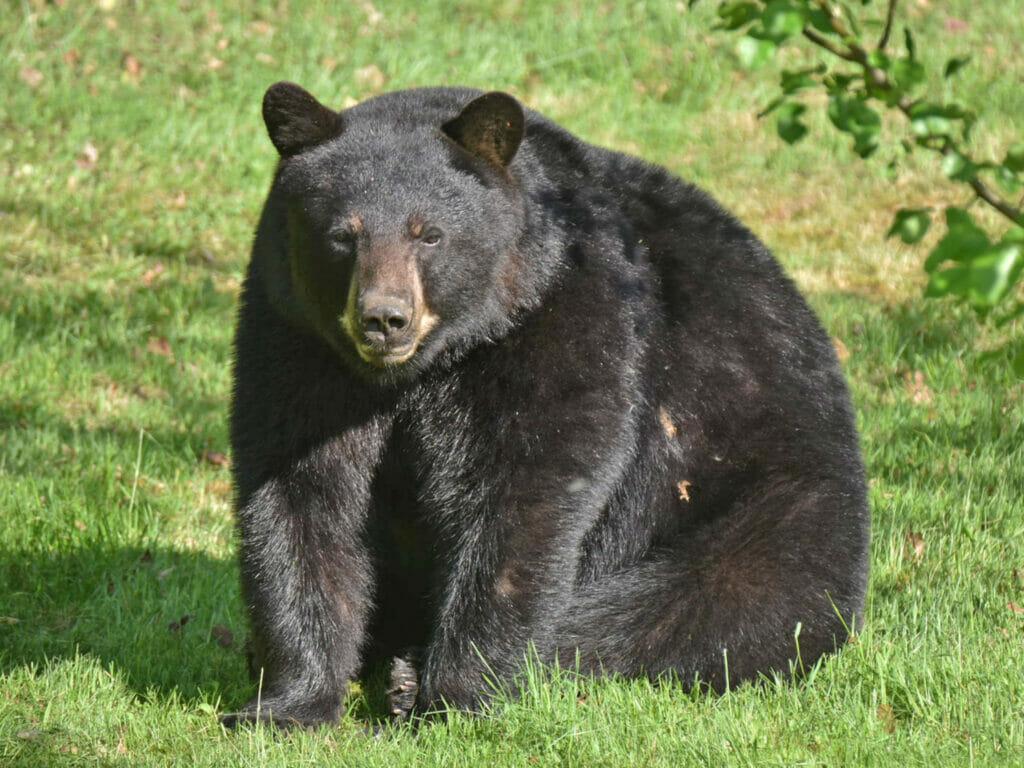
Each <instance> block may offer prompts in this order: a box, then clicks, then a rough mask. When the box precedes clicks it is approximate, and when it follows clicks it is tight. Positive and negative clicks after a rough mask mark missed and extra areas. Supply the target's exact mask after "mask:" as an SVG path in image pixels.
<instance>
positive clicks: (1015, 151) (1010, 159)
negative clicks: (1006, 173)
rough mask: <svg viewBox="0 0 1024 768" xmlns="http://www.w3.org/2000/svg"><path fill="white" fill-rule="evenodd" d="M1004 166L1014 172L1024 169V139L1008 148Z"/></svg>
mask: <svg viewBox="0 0 1024 768" xmlns="http://www.w3.org/2000/svg"><path fill="white" fill-rule="evenodd" d="M1003 167H1004V168H1009V169H1010V170H1011V171H1013V172H1014V173H1020V172H1021V171H1024V141H1018V142H1017V143H1016V144H1014V145H1013V146H1011V147H1010V148H1009V149H1008V150H1006V158H1005V159H1004V160H1003Z"/></svg>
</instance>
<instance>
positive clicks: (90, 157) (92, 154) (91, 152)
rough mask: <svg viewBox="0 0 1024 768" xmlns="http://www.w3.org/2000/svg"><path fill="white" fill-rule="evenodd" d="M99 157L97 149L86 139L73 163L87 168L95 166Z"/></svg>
mask: <svg viewBox="0 0 1024 768" xmlns="http://www.w3.org/2000/svg"><path fill="white" fill-rule="evenodd" d="M99 159H100V151H99V149H98V148H97V147H96V145H95V144H93V143H92V142H91V141H87V142H85V144H84V145H83V146H82V152H81V154H80V155H79V156H78V160H77V161H76V162H75V165H77V166H78V167H79V168H83V169H85V170H89V169H91V168H94V167H95V166H96V163H98V162H99Z"/></svg>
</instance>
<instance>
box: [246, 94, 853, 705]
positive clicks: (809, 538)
mask: <svg viewBox="0 0 1024 768" xmlns="http://www.w3.org/2000/svg"><path fill="white" fill-rule="evenodd" d="M275 89H276V91H275ZM303 94H304V92H303V91H301V90H300V89H298V88H297V86H289V85H285V84H279V85H277V86H274V87H273V88H272V89H271V91H270V92H268V96H267V101H266V102H265V110H264V114H265V116H266V118H267V124H268V128H269V130H270V133H271V138H272V139H273V140H274V142H275V144H276V145H277V146H278V149H279V150H280V151H281V153H282V159H281V163H280V165H279V168H278V171H277V175H276V178H275V181H274V184H273V186H272V188H271V191H270V194H269V198H268V202H267V205H266V208H265V210H264V212H263V216H262V219H261V222H260V225H259V229H258V232H257V235H256V241H255V246H254V252H253V260H252V264H251V267H250V270H249V275H248V278H247V280H246V283H245V288H244V292H243V298H242V305H241V310H240V313H239V321H238V332H237V340H236V360H235V390H234V402H233V407H232V419H231V424H232V445H233V449H234V468H235V476H236V482H237V495H238V508H237V512H238V523H239V529H240V532H241V565H242V576H243V587H244V594H245V598H246V601H247V604H248V607H249V611H250V614H251V617H252V631H253V648H254V661H255V666H256V668H257V669H262V679H263V689H262V695H261V698H260V701H259V705H260V716H261V717H264V718H270V719H274V720H275V721H277V722H279V723H281V724H288V723H301V724H306V725H308V724H315V723H319V722H325V721H332V720H334V719H335V718H337V716H338V715H339V713H340V706H341V698H342V696H343V694H344V691H345V688H346V685H347V682H348V681H349V680H350V679H352V678H353V677H355V676H356V675H358V674H359V671H360V669H361V668H362V667H363V665H364V664H366V663H369V662H373V661H375V660H380V659H384V660H386V659H390V658H392V657H395V656H404V655H406V653H407V652H408V651H409V650H410V649H416V650H415V652H414V653H413V655H412V656H411V657H410V658H411V659H415V661H414V662H412V663H410V662H407V661H402V662H401V664H400V667H399V670H400V672H396V681H397V682H396V691H398V694H399V695H398V699H397V701H399V702H400V703H399V704H398V705H397V706H396V710H402V712H401V715H402V716H404V715H405V714H407V712H406V711H405V710H407V709H408V707H409V706H410V705H411V704H412V703H413V702H414V703H415V707H416V709H417V710H418V711H429V710H431V709H432V708H434V707H436V706H438V705H439V704H440V703H441V702H442V701H445V702H448V703H450V704H453V705H455V706H458V707H463V708H470V709H474V708H478V707H479V706H480V705H481V703H482V697H484V696H485V694H486V691H487V690H489V688H488V685H487V683H486V682H485V679H484V676H485V675H487V676H495V675H496V676H498V677H499V678H504V679H509V678H511V676H513V675H514V674H515V673H516V671H517V670H518V669H519V668H520V665H521V663H522V661H523V659H524V655H525V653H526V652H527V649H528V646H529V645H530V644H531V643H532V644H533V646H534V647H535V648H536V650H537V653H538V654H539V655H540V657H541V658H542V659H543V660H547V661H552V660H555V659H556V658H558V659H561V660H562V661H566V662H569V663H575V659H576V658H577V655H578V658H579V663H580V665H581V666H582V668H583V670H584V671H588V672H590V671H592V672H605V673H614V672H617V673H621V674H624V675H628V676H635V675H647V676H651V677H655V676H659V675H662V674H663V673H667V672H673V673H676V674H678V675H679V677H680V678H682V680H683V681H685V682H686V683H690V682H692V681H695V680H697V679H699V680H700V681H702V682H703V683H706V684H708V685H710V686H712V687H714V688H716V689H721V688H723V687H724V686H725V685H726V684H727V683H728V684H732V685H735V684H737V683H739V682H741V681H743V680H749V679H751V678H754V677H756V676H757V675H758V673H761V672H765V673H769V672H771V671H772V670H778V671H781V672H783V673H785V672H787V671H788V669H789V667H790V662H791V660H793V659H794V658H795V657H796V653H797V646H796V643H795V641H794V632H795V630H796V628H797V626H798V625H799V626H800V634H799V649H800V655H801V660H802V662H803V663H804V664H805V665H807V664H810V663H812V662H813V661H814V660H815V659H817V658H818V657H819V656H820V655H821V654H822V653H824V652H827V651H831V650H833V649H834V648H835V647H837V646H838V645H839V644H841V643H842V642H843V641H844V640H845V637H846V629H845V628H844V622H846V623H847V624H848V623H849V622H851V621H853V620H854V616H855V614H857V613H858V612H859V611H860V609H861V606H862V603H863V598H864V590H865V583H866V573H867V548H868V509H867V504H866V498H865V484H864V473H863V469H862V464H861V459H860V455H859V450H858V441H857V434H856V431H855V428H854V419H853V414H852V411H851V407H850V402H849V397H848V394H847V390H846V386H845V383H844V381H843V378H842V375H841V374H840V372H839V369H838V366H837V362H836V359H835V356H834V354H833V351H832V346H831V344H830V340H829V338H828V336H827V335H826V334H825V333H824V332H823V330H822V329H821V327H820V325H819V323H818V321H817V319H816V318H815V316H814V314H813V313H812V312H811V311H810V310H809V309H808V307H807V305H806V304H805V303H804V301H803V299H802V298H801V297H800V296H799V294H798V293H797V291H796V289H795V288H794V286H793V284H792V283H791V282H790V281H789V280H788V279H787V278H786V277H785V276H784V275H783V274H782V272H781V270H780V268H779V266H778V265H777V263H776V262H775V261H774V259H773V258H772V257H771V255H770V254H769V253H768V252H767V251H766V249H765V248H764V247H763V246H762V245H761V244H760V243H759V242H758V241H757V240H756V239H755V238H754V237H753V235H751V234H750V232H749V231H747V230H746V229H745V228H744V227H743V226H742V225H741V224H739V223H738V222H737V221H736V220H735V219H734V218H733V217H732V216H730V215H729V214H728V213H726V212H725V211H723V210H722V209H721V208H720V207H719V206H718V205H717V204H715V203H714V202H713V201H712V200H711V199H709V198H708V196H707V195H705V194H704V193H702V192H701V191H699V190H697V189H696V188H694V187H692V186H690V185H688V184H686V183H684V182H683V181H680V180H679V179H677V178H675V177H673V176H671V175H670V174H668V173H667V172H665V171H664V170H662V169H659V168H656V167H652V166H650V165H647V164H645V163H643V162H642V161H640V160H637V159H634V158H631V157H627V156H624V155H621V154H616V153H613V152H610V151H607V150H603V149H600V148H597V147H594V146H590V145H588V144H585V143H583V142H582V141H580V140H578V139H576V138H575V137H573V136H572V135H570V134H569V133H568V132H566V131H565V130H563V129H561V128H560V127H558V126H557V125H555V124H553V123H551V122H550V121H548V120H546V119H545V118H543V117H541V116H539V115H537V114H535V113H532V112H525V125H519V126H517V125H516V124H515V119H516V118H515V114H516V110H517V109H518V105H516V104H515V103H514V101H512V100H511V98H510V97H502V96H501V95H497V96H495V95H491V96H487V97H483V98H482V99H480V98H478V97H480V94H478V93H476V92H473V91H468V90H464V89H423V90H416V91H407V92H399V93H394V94H389V95H385V96H381V97H378V98H376V99H373V100H371V101H369V102H367V103H364V104H361V105H359V106H357V107H354V108H352V109H350V110H347V111H345V112H342V113H341V114H340V116H338V115H337V114H336V113H332V112H330V111H329V110H327V109H326V108H325V107H322V106H320V105H319V104H317V103H316V102H315V100H313V99H312V97H309V98H308V99H307V98H306V97H307V96H308V94H305V95H303ZM488 99H490V101H488ZM469 105H472V106H469ZM519 114H520V115H523V114H524V113H522V112H520V113H519ZM409 283H417V284H418V287H417V285H409ZM381 286H383V288H381ZM406 288H408V291H406V290H405V289H406ZM378 289H380V290H383V291H385V293H386V294H387V296H388V297H392V298H394V301H395V302H398V303H397V305H396V306H397V308H394V307H392V306H391V304H387V302H384V303H381V302H382V301H383V300H381V301H377V304H373V302H374V301H376V298H375V297H376V296H377V293H379V292H380V291H379V290H378ZM375 291H376V292H377V293H374V292H375ZM403 291H404V292H403ZM416 291H419V293H416ZM403 297H404V298H403ZM393 303H394V302H393ZM371 304H373V306H370V305H371ZM385 305H386V306H385ZM380 307H383V308H384V309H380ZM382 313H383V314H382ZM393 316H397V317H399V318H400V319H401V320H402V322H401V323H399V322H397V321H396V322H395V323H393V325H394V326H395V328H397V329H398V330H397V331H395V334H397V336H398V340H394V339H392V337H391V336H388V335H387V334H388V329H387V328H383V325H382V322H391V320H390V319H389V318H392V317H393ZM381 318H384V320H383V321H382V320H381ZM382 329H383V330H382ZM402 334H404V335H402ZM410 345H414V346H413V347H412V348H413V349H414V352H413V353H412V355H411V357H409V358H408V359H406V360H403V361H401V362H395V361H396V360H398V358H399V357H400V356H402V355H405V354H408V353H407V352H406V350H407V349H408V348H409V347H410ZM413 663H414V664H415V665H416V669H414V668H413V667H412V664H413ZM417 673H418V679H417ZM398 678H401V679H398ZM402 685H405V686H406V687H405V689H403V690H401V691H399V688H401V686H402ZM417 686H418V687H417ZM413 697H415V698H413ZM256 706H257V702H256V700H255V699H254V700H253V701H252V702H251V703H250V704H249V705H248V706H247V708H246V709H245V710H244V711H243V712H240V713H237V714H236V715H232V716H230V717H229V718H227V722H229V723H234V722H237V721H239V720H246V719H253V718H255V717H256Z"/></svg>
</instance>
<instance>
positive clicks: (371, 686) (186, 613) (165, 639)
mask: <svg viewBox="0 0 1024 768" xmlns="http://www.w3.org/2000/svg"><path fill="white" fill-rule="evenodd" d="M0 581H2V584H3V587H2V588H0V606H2V611H0V616H2V619H0V674H8V673H10V672H12V671H13V670H15V669H17V668H24V667H29V668H34V669H36V670H39V669H43V668H45V667H46V665H47V664H48V663H51V662H53V661H55V660H73V659H75V658H79V657H82V656H88V657H92V658H94V659H97V660H99V662H100V663H101V664H102V665H103V666H104V667H105V668H110V669H111V671H112V672H113V674H114V675H115V676H116V677H117V678H118V679H119V680H120V681H121V682H123V683H124V684H125V685H126V686H128V687H129V688H130V689H131V690H132V691H133V692H134V693H135V694H136V695H137V696H139V697H140V698H141V699H143V700H149V699H154V698H155V699H165V698H170V697H172V696H177V697H179V698H181V699H182V700H184V701H186V702H189V701H207V702H212V703H214V704H216V705H217V706H218V707H219V709H220V710H221V711H224V712H229V711H232V710H234V709H237V708H240V707H241V706H242V705H243V704H244V703H245V702H246V701H247V700H248V699H249V698H250V697H251V696H252V695H253V694H254V693H255V692H256V686H255V684H254V682H253V681H252V680H251V679H250V676H249V669H248V653H247V647H246V645H247V644H246V636H247V633H248V628H247V622H246V619H245V616H244V614H243V608H242V603H241V599H240V597H239V590H238V588H237V582H238V567H237V563H236V561H235V560H234V558H231V557H227V558H223V559H219V558H215V557H210V556H209V555H207V554H204V553H200V552H189V551H184V552H183V551H180V550H175V549H170V548H159V547H153V548H140V547H122V548H95V549H89V548H82V549H78V550H75V551H71V552H53V553H50V554H38V553H18V552H11V551H3V550H0ZM388 679H389V678H388V669H387V668H386V667H384V666H381V665H377V666H374V667H372V668H370V669H368V670H366V671H365V672H364V674H363V675H362V676H361V683H360V685H359V689H358V690H359V691H360V692H361V695H357V696H350V698H349V702H348V708H349V710H350V712H351V714H352V715H353V716H354V717H356V718H357V719H359V720H362V721H364V722H366V723H369V724H380V723H383V722H384V721H386V719H387V702H386V692H385V689H386V687H387V684H388Z"/></svg>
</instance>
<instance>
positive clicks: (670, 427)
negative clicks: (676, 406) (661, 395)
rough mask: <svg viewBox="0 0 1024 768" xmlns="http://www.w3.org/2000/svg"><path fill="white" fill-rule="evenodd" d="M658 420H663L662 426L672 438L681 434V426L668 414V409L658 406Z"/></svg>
mask: <svg viewBox="0 0 1024 768" xmlns="http://www.w3.org/2000/svg"><path fill="white" fill-rule="evenodd" d="M658 421H660V422H661V428H662V429H663V430H665V434H666V435H668V436H669V437H670V438H672V437H675V436H676V435H678V434H679V428H678V427H677V426H676V425H675V424H674V423H673V421H672V417H671V416H669V415H668V411H666V410H665V409H664V408H658Z"/></svg>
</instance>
